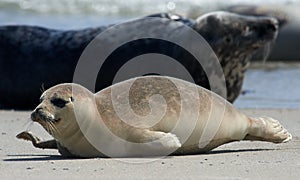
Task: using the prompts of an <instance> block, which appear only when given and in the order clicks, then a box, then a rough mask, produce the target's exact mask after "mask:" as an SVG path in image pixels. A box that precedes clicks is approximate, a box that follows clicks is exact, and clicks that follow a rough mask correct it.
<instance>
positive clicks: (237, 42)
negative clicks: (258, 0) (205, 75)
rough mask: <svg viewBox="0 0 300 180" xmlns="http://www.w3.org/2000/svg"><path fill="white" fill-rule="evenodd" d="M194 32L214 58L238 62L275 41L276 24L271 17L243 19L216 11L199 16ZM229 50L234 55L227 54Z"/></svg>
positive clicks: (247, 17)
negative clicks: (207, 45)
mask: <svg viewBox="0 0 300 180" xmlns="http://www.w3.org/2000/svg"><path fill="white" fill-rule="evenodd" d="M194 29H195V30H197V31H198V32H199V33H200V34H201V35H203V37H205V39H206V40H207V41H208V42H209V43H210V44H211V45H212V46H213V47H212V48H213V49H214V50H215V51H216V53H217V55H223V56H226V57H227V58H228V59H231V60H233V58H235V59H239V61H240V60H241V56H248V55H251V54H252V53H251V52H254V51H255V50H257V49H259V48H261V47H264V46H265V45H266V43H268V42H271V41H273V40H275V38H276V37H277V34H278V21H277V20H276V19H275V18H272V17H254V16H244V15H239V14H235V13H229V12H223V11H218V12H212V13H208V14H206V15H203V16H200V17H199V18H198V19H197V20H196V23H195V24H194ZM232 51H233V52H234V53H230V52H232ZM225 52H227V53H225ZM219 58H220V57H219ZM221 60H223V59H222V58H221Z"/></svg>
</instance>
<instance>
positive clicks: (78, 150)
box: [17, 76, 292, 157]
mask: <svg viewBox="0 0 300 180" xmlns="http://www.w3.org/2000/svg"><path fill="white" fill-rule="evenodd" d="M155 95H159V96H162V97H163V98H164V100H163V101H161V99H160V98H157V97H156V98H155V97H154V96H155ZM126 101H128V103H129V104H128V106H126V107H125V108H124V106H123V105H124V104H126ZM162 104H165V105H166V106H162ZM128 107H129V109H126V108H128ZM161 109H164V111H160V110H161ZM118 110H123V113H124V114H122V113H121V114H120V113H119V112H118ZM130 111H132V112H133V113H134V115H138V118H136V117H135V116H131V115H130ZM156 111H160V112H164V113H162V114H157V113H156ZM220 112H221V113H220ZM222 112H223V116H222V115H220V114H222ZM128 114H129V115H128ZM149 114H150V115H151V117H152V118H151V121H149V119H144V118H143V117H145V116H148V115H149ZM123 115H125V116H123ZM152 115H153V116H152ZM126 118H127V119H126ZM31 119H32V121H35V122H38V123H39V124H41V125H42V126H43V127H44V129H45V130H46V131H47V132H48V133H49V134H51V135H52V136H53V137H54V140H50V141H41V140H40V139H39V138H37V137H36V136H34V135H32V134H31V133H30V132H26V131H25V132H22V133H20V134H18V135H17V138H20V139H25V140H29V141H31V142H32V143H33V145H34V146H35V147H38V148H43V149H46V148H57V149H58V150H59V152H60V153H61V154H62V155H63V156H75V157H136V156H156V155H168V154H165V153H169V154H171V153H172V154H177V155H184V154H195V153H202V152H207V151H209V150H211V149H213V148H215V147H218V146H220V145H222V144H225V143H228V142H232V141H239V140H259V141H268V142H273V143H282V142H287V141H289V140H291V139H292V136H291V134H290V133H288V132H287V130H286V129H285V128H283V127H282V126H281V125H280V123H279V122H278V121H277V120H274V119H272V118H270V117H258V118H252V117H247V116H246V115H244V114H243V113H241V112H239V111H238V110H236V109H235V108H234V107H233V106H232V105H231V104H230V103H229V102H227V101H226V100H225V99H223V98H222V97H220V96H218V95H217V94H215V93H213V92H211V91H208V90H206V89H204V88H202V87H200V86H197V85H195V84H193V83H190V82H187V81H183V80H180V79H176V78H171V77H165V76H145V77H138V78H133V79H130V80H126V81H123V82H121V83H117V84H114V85H112V86H110V87H108V88H105V89H103V90H101V91H99V92H98V93H96V94H93V93H91V92H90V91H89V90H87V89H86V88H84V87H82V86H80V85H77V84H59V85H57V86H54V87H52V88H50V89H48V90H47V91H45V92H44V93H43V94H42V96H41V103H40V104H39V105H38V106H37V107H36V109H35V110H34V111H33V112H32V114H31ZM192 119H194V120H195V121H194V120H192ZM152 120H155V121H154V122H153V121H152ZM208 121H213V122H212V123H211V122H208ZM99 122H103V123H102V124H101V123H100V125H98V123H99ZM208 123H210V125H207V124H208ZM104 127H106V128H107V129H108V131H106V130H105V128H104ZM91 129H92V131H91V132H92V135H93V137H94V138H95V139H93V141H97V142H100V149H97V148H95V146H94V144H93V143H92V142H91V140H90V139H88V137H89V135H87V133H86V132H87V131H85V130H91ZM214 130H216V131H215V132H214V134H211V139H206V140H204V141H203V140H201V138H203V136H204V134H205V131H208V133H211V132H212V131H214ZM83 132H84V133H83ZM111 134H113V135H115V137H114V138H119V139H122V140H124V141H125V142H124V141H117V142H118V143H117V144H114V146H111V144H113V143H114V142H116V141H115V140H114V138H112V135H111ZM128 142H131V143H129V144H128ZM101 143H102V144H101ZM132 143H133V144H139V143H141V144H142V143H144V144H143V145H144V146H135V145H133V144H132ZM106 147H111V148H108V149H106ZM101 148H104V150H106V152H105V153H104V152H101ZM107 153H108V154H107Z"/></svg>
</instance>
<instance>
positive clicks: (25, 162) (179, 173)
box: [0, 109, 300, 179]
mask: <svg viewBox="0 0 300 180" xmlns="http://www.w3.org/2000/svg"><path fill="white" fill-rule="evenodd" d="M241 111H243V112H245V113H246V114H248V115H252V116H261V115H266V116H272V117H274V118H277V119H279V120H280V122H281V123H282V124H283V125H284V126H285V127H286V128H287V129H288V130H289V131H290V132H291V133H292V135H293V140H292V141H290V142H288V143H285V144H272V143H264V142H234V143H230V144H227V145H223V146H221V147H219V148H217V149H215V150H213V151H211V152H210V153H208V154H200V155H190V156H169V157H165V158H140V159H139V158H124V159H122V158H121V159H103V158H94V159H64V158H61V156H60V155H59V153H58V152H57V151H55V150H41V149H35V148H34V147H33V146H32V145H31V143H29V142H25V141H21V140H18V139H16V138H15V135H16V134H17V133H19V132H21V131H23V130H26V129H27V128H28V126H30V130H32V131H33V132H34V133H35V134H36V135H39V136H41V137H43V138H46V139H47V138H50V136H48V135H47V134H46V133H45V131H44V130H43V129H41V128H40V127H39V126H38V125H36V124H34V125H29V124H30V123H29V122H30V120H29V115H30V112H29V111H0V133H1V134H0V135H1V142H0V143H1V144H0V156H1V161H0V169H1V170H0V177H1V179H21V178H22V179H37V178H40V177H43V179H56V178H59V179H83V178H85V179H95V178H100V179H153V178H157V179H171V178H172V179H297V178H299V177H300V171H299V169H300V153H299V152H300V128H299V127H300V119H299V115H300V110H297V109H242V110H241Z"/></svg>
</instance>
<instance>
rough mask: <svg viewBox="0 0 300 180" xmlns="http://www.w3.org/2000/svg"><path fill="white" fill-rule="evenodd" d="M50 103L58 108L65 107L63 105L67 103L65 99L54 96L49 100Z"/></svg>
mask: <svg viewBox="0 0 300 180" xmlns="http://www.w3.org/2000/svg"><path fill="white" fill-rule="evenodd" d="M51 103H52V104H53V105H54V106H57V107H59V108H63V107H65V105H66V104H67V103H68V101H65V100H63V99H61V98H55V99H52V100H51Z"/></svg>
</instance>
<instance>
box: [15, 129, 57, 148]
mask: <svg viewBox="0 0 300 180" xmlns="http://www.w3.org/2000/svg"><path fill="white" fill-rule="evenodd" d="M16 137H17V138H18V139H24V140H27V141H31V142H32V144H33V146H34V147H36V148H41V149H58V148H57V143H56V141H55V140H54V139H53V140H49V141H41V140H40V139H39V138H38V137H36V136H34V135H33V134H31V133H30V132H27V131H24V132H21V133H20V134H18V135H17V136H16Z"/></svg>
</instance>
